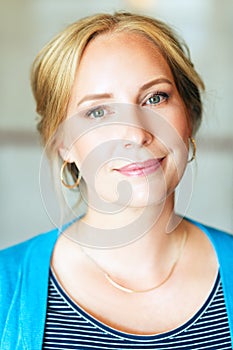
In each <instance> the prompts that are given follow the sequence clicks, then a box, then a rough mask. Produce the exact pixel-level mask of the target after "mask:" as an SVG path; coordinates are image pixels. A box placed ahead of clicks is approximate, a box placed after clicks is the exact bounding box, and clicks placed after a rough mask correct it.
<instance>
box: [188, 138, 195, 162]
mask: <svg viewBox="0 0 233 350" xmlns="http://www.w3.org/2000/svg"><path fill="white" fill-rule="evenodd" d="M189 140H190V142H191V144H192V149H193V155H192V157H191V158H190V159H189V160H188V163H191V162H192V161H193V160H194V159H195V158H196V152H197V146H196V141H195V140H194V138H193V137H190V138H189Z"/></svg>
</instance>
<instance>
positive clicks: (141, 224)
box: [76, 196, 185, 287]
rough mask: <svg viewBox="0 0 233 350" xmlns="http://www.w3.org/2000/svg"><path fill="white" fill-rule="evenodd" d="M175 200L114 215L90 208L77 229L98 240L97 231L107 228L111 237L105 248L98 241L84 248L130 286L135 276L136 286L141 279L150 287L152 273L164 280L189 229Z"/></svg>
mask: <svg viewBox="0 0 233 350" xmlns="http://www.w3.org/2000/svg"><path fill="white" fill-rule="evenodd" d="M173 199H174V198H173V196H172V197H170V198H168V199H167V200H166V203H163V205H159V206H150V207H147V208H146V209H145V208H144V209H142V208H137V209H135V208H127V209H126V210H125V211H124V213H122V212H121V213H118V214H114V215H112V216H111V215H109V214H108V215H104V214H103V213H97V212H95V211H93V210H92V209H90V208H89V210H88V212H87V215H86V216H85V217H84V218H83V219H82V220H81V221H80V222H78V223H77V224H78V225H79V228H78V230H77V231H78V232H82V233H83V237H93V236H94V237H95V239H96V236H98V234H96V232H97V231H98V232H99V233H100V234H101V232H103V231H104V232H105V233H106V236H105V238H104V239H105V240H106V239H107V237H109V236H110V239H109V240H108V244H107V245H106V246H104V248H105V249H99V248H100V247H101V245H98V244H96V242H94V244H87V245H91V246H92V247H91V248H90V247H84V248H83V250H84V252H85V253H86V254H87V255H88V256H90V257H91V259H92V260H94V261H95V262H96V263H97V264H98V265H99V266H100V267H101V268H102V269H103V270H105V271H106V272H107V273H108V274H109V275H110V276H112V277H114V279H115V280H118V281H121V282H123V285H124V284H125V285H127V286H128V282H129V281H130V280H132V276H134V277H135V281H132V285H133V286H134V283H135V286H136V287H137V281H138V279H139V278H141V279H142V280H143V281H147V282H145V284H148V286H149V287H150V286H151V279H152V276H153V281H155V282H156V281H160V280H162V279H163V278H164V276H165V275H166V274H167V271H168V269H169V268H170V266H171V263H172V262H173V261H174V260H175V259H176V257H177V254H178V252H179V248H180V245H181V242H182V239H183V236H184V231H185V224H184V223H183V222H181V219H180V217H179V216H177V215H175V213H174V210H173V203H174V200H173ZM135 221H136V225H134V223H135ZM168 223H169V224H168ZM96 226H97V227H98V230H97V229H96ZM125 227H126V228H127V230H126V232H127V235H126V236H125V232H124V234H123V236H122V231H123V228H125ZM113 228H114V230H113ZM77 231H76V232H77ZM112 231H114V234H113V236H111V234H112ZM168 232H169V233H168ZM118 235H121V237H120V238H121V239H123V244H119V243H122V242H120V239H119V236H118ZM79 241H80V240H79ZM81 242H82V239H81ZM91 243H92V242H91ZM84 244H85V245H86V242H84ZM94 246H96V247H98V249H96V247H94ZM106 248H108V249H106ZM133 279H134V278H133Z"/></svg>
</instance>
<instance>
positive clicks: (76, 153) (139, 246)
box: [51, 33, 218, 334]
mask: <svg viewBox="0 0 233 350" xmlns="http://www.w3.org/2000/svg"><path fill="white" fill-rule="evenodd" d="M149 82H150V84H149V85H148V84H147V83H149ZM151 82H153V83H151ZM145 84H147V85H146V86H145ZM143 86H144V87H143ZM96 94H97V95H98V96H96ZM93 95H95V96H93ZM152 97H153V98H152ZM111 103H117V104H120V106H121V107H122V106H123V109H121V112H124V111H126V112H128V113H120V117H118V114H114V113H113V112H112V109H111V108H110V109H109V108H105V107H104V108H103V107H102V106H103V105H104V106H106V105H108V106H110V107H111V106H112V105H111ZM99 105H101V108H98V109H96V107H97V106H99ZM129 106H131V107H130V108H129ZM132 106H137V107H134V108H133V107H132ZM93 108H95V111H94V112H93ZM90 111H91V112H90ZM142 111H145V112H142ZM144 113H145V114H144ZM155 113H159V116H156V114H155ZM73 115H77V117H75V118H73V117H72V116H73ZM102 115H103V116H104V118H102V119H101V118H100V117H99V116H101V117H102ZM142 116H143V118H142ZM153 117H154V119H153ZM121 118H122V119H121ZM116 120H117V123H114V122H115V121H116ZM126 120H127V123H128V124H127V125H125V124H124V123H125V121H126ZM67 123H68V125H69V126H72V127H68V128H67V129H65V130H66V133H65V137H64V139H63V140H62V142H61V147H60V149H59V151H60V154H61V155H62V156H63V158H64V159H67V160H69V161H70V162H75V163H76V165H77V167H78V168H79V169H81V172H82V175H83V178H84V179H85V181H86V184H87V191H88V203H89V206H88V210H87V215H86V216H85V217H84V218H83V219H82V220H79V221H78V222H77V223H75V224H73V225H71V226H70V227H69V228H68V229H67V230H66V231H65V235H61V237H60V238H59V240H58V242H57V244H56V246H55V249H54V253H53V258H52V261H51V265H52V268H53V270H54V272H55V273H56V275H57V278H58V280H59V281H60V283H61V285H62V286H63V288H64V289H65V290H66V292H67V293H68V294H69V295H70V296H71V297H72V298H73V299H74V301H75V302H77V303H78V304H79V305H81V306H82V307H83V308H84V309H85V310H86V311H88V312H89V313H90V314H92V315H93V316H94V317H96V318H98V319H99V320H101V321H103V322H105V323H106V324H109V325H111V326H112V327H115V328H117V329H120V330H123V331H126V332H133V333H138V334H152V333H159V332H165V331H167V330H171V329H173V328H175V327H178V326H179V325H181V324H182V323H184V322H185V321H187V320H188V319H189V318H190V317H191V316H192V315H193V314H194V313H195V312H196V311H197V310H198V309H199V308H200V307H201V305H202V304H203V302H204V301H205V299H206V297H207V296H208V294H209V292H210V290H211V288H212V285H213V283H214V280H215V277H216V273H217V267H218V264H217V261H216V257H215V254H214V252H213V248H212V246H211V244H210V242H209V241H208V239H207V238H206V236H205V235H204V234H203V233H202V232H201V231H200V230H199V229H198V228H197V227H196V226H194V225H193V224H191V223H188V222H187V221H186V220H179V221H178V224H177V225H174V226H172V233H170V234H167V225H168V222H176V219H177V216H176V215H175V213H174V189H175V187H176V186H177V184H178V182H179V180H180V178H181V176H182V174H183V171H184V170H185V166H186V163H187V152H186V147H187V145H188V137H189V136H190V135H191V128H190V123H189V118H188V113H187V111H186V109H185V106H184V103H183V101H182V99H181V97H180V95H179V94H178V91H177V89H176V86H175V83H174V79H173V76H172V73H171V71H170V69H169V66H168V64H167V63H166V61H165V59H164V58H163V56H162V55H161V53H160V52H159V51H158V49H157V48H156V47H155V46H154V45H153V44H151V43H150V42H149V41H147V40H145V38H143V37H141V36H138V35H133V34H129V33H121V34H106V35H100V36H98V37H97V38H95V39H94V40H93V41H91V42H90V43H89V45H88V46H87V48H86V50H85V52H84V55H83V57H82V59H81V63H80V65H79V67H78V69H77V73H76V78H75V82H74V87H73V90H72V97H71V101H70V104H69V111H68V116H67ZM74 126H75V127H74ZM158 126H159V127H158ZM103 144H104V145H105V144H106V145H107V146H108V147H103V148H101V147H102V145H103ZM185 146H186V147H185ZM96 149H97V152H95V151H96ZM92 152H93V154H94V156H92ZM151 158H153V159H158V158H159V159H160V158H162V159H163V161H162V162H161V165H160V167H159V168H158V169H157V170H155V171H152V172H151V173H150V174H148V175H146V176H141V175H140V176H128V175H127V176H126V175H125V174H122V173H121V172H119V171H117V170H116V169H119V168H121V167H122V166H125V165H128V164H130V163H132V162H135V161H145V160H148V159H151ZM93 177H94V180H95V181H93ZM122 180H125V182H126V184H127V186H130V189H131V194H130V200H128V199H129V198H128V197H127V196H126V197H124V196H122V197H120V201H118V202H117V203H116V201H117V195H121V193H118V192H117V185H118V184H120V183H121V182H122ZM126 188H127V187H125V188H123V191H122V193H123V194H124V193H125V192H126ZM96 194H97V195H96ZM99 197H101V198H102V200H98V199H97V198H99ZM106 203H107V204H108V205H107V206H106V207H107V208H111V210H112V212H111V211H110V210H109V211H106V209H105V208H106V207H105V206H104V204H106ZM119 208H120V210H119V211H117V210H116V209H119ZM103 209H104V210H103ZM143 210H146V213H147V215H146V217H145V218H144V223H145V224H146V225H147V226H148V227H150V229H149V230H148V231H147V233H146V234H144V235H143V236H142V237H141V238H140V239H137V240H136V241H134V242H131V243H130V242H128V243H130V244H127V245H125V246H123V247H119V248H116V249H111V247H109V249H95V248H93V247H92V248H87V247H85V248H83V249H84V251H85V252H86V254H89V255H90V256H91V257H92V259H94V261H96V263H97V264H98V265H99V266H101V268H102V269H104V270H106V271H107V272H108V273H109V274H110V275H111V276H112V278H113V279H114V280H115V281H117V282H118V283H121V284H123V285H125V286H127V287H128V288H135V289H146V288H150V287H152V286H154V285H157V284H159V283H160V282H161V281H162V280H163V279H164V278H165V277H166V276H167V274H168V272H169V271H170V269H171V266H172V264H173V261H174V259H175V258H176V257H177V255H178V252H179V249H180V245H181V242H182V239H183V235H184V231H186V232H187V234H188V238H187V242H186V244H185V246H184V250H183V251H182V254H181V256H180V258H179V261H178V264H177V266H176V269H175V270H174V272H173V274H172V276H171V277H170V278H169V279H168V281H167V282H166V283H165V284H163V285H162V286H161V287H160V288H158V289H155V290H154V291H152V292H150V293H139V294H127V293H124V292H122V291H119V290H117V289H116V288H114V287H113V286H112V285H110V284H109V282H108V281H107V280H106V279H105V277H104V275H103V273H102V271H101V270H100V269H99V268H98V267H97V266H96V264H94V263H93V262H92V261H91V260H90V259H88V257H87V256H86V255H85V254H83V252H82V250H81V249H80V246H79V245H78V244H76V243H75V242H74V241H72V240H70V239H69V237H72V238H74V237H75V235H76V234H77V233H78V232H80V231H82V232H83V229H86V230H87V231H86V232H85V234H87V233H90V232H91V227H94V228H96V227H97V228H101V229H112V228H115V227H118V228H119V230H121V229H122V228H124V227H125V226H126V225H127V224H128V223H129V222H133V221H134V220H136V219H137V218H140V215H142V211H143ZM155 216H156V220H155ZM171 218H172V220H171ZM82 224H83V226H81V225H82ZM194 262H195V263H194ZM184 305H185V307H184Z"/></svg>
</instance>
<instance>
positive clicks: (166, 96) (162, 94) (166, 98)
mask: <svg viewBox="0 0 233 350" xmlns="http://www.w3.org/2000/svg"><path fill="white" fill-rule="evenodd" d="M155 96H162V101H159V102H158V103H156V104H149V103H148V105H151V106H157V105H159V104H160V103H162V102H163V101H167V100H168V99H169V95H168V94H167V93H166V92H162V91H158V92H156V93H152V94H151V95H150V96H149V97H147V99H146V100H145V101H144V102H143V103H142V105H147V102H148V101H149V99H150V98H152V97H155Z"/></svg>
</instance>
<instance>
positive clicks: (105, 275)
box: [80, 230, 188, 293]
mask: <svg viewBox="0 0 233 350" xmlns="http://www.w3.org/2000/svg"><path fill="white" fill-rule="evenodd" d="M187 236H188V234H187V231H186V230H184V234H183V238H182V241H181V244H180V248H179V251H178V254H177V257H176V259H175V261H174V263H173V264H172V266H171V268H170V270H169V272H168V274H167V276H166V277H165V278H164V279H163V280H162V281H161V282H159V283H158V284H156V285H155V286H153V287H150V288H147V289H141V290H138V289H132V288H127V287H125V286H123V285H121V284H120V283H118V282H116V281H114V280H113V279H112V277H111V276H110V275H109V273H107V272H106V271H105V270H104V269H103V268H102V267H101V266H100V265H99V264H98V263H97V262H96V261H95V260H94V259H93V258H92V257H91V256H90V255H89V254H87V253H86V252H85V251H84V250H83V248H82V246H80V247H81V250H82V252H83V253H84V254H85V256H86V257H88V258H89V259H90V260H91V261H92V262H93V263H94V265H95V266H96V267H97V268H98V269H99V270H101V271H102V272H103V275H104V277H105V278H106V279H107V281H108V282H109V283H110V284H111V285H112V286H113V287H115V288H117V289H119V290H121V291H123V292H126V293H146V292H151V291H153V290H155V289H157V288H159V287H161V286H162V285H163V284H165V283H166V282H167V281H168V280H169V278H170V277H171V275H172V274H173V272H174V270H175V268H176V265H177V263H178V261H179V260H180V257H181V255H182V253H183V250H184V247H185V243H186V240H187Z"/></svg>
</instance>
